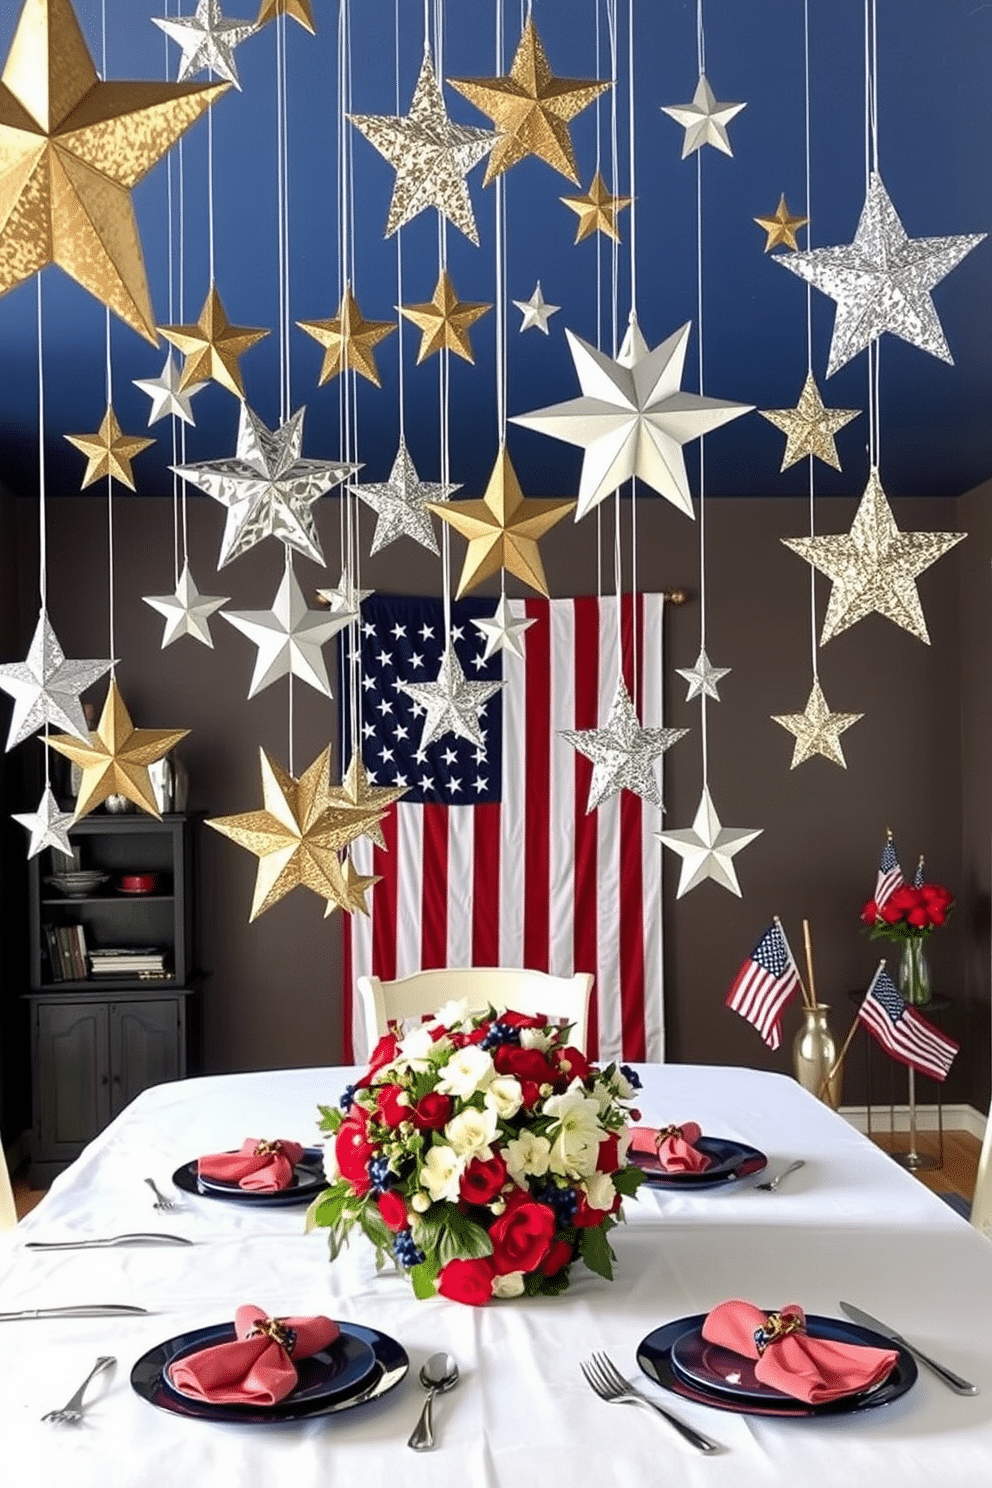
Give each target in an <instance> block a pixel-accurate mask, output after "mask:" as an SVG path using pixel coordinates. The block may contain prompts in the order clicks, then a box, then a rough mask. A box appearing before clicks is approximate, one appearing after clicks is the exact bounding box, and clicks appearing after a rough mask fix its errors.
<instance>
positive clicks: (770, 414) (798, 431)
mask: <svg viewBox="0 0 992 1488" xmlns="http://www.w3.org/2000/svg"><path fill="white" fill-rule="evenodd" d="M758 412H759V413H760V414H761V417H762V418H765V419H767V420H768V422H769V423H770V424H774V425H775V427H776V429H781V431H782V433H783V434H784V435H785V454H784V455H783V456H782V469H783V470H788V468H789V466H790V465H795V464H796V462H797V460H803V459H805V458H806V456H807V455H815V456H816V457H817V459H818V460H822V461H823V463H824V464H825V465H832V466H833V468H834V469H835V470H839V469H840V458H839V456H838V454H837V444H836V441H835V439H834V435H835V434H837V433H838V432H839V431H840V430H841V429H843V428H844V426H845V425H846V424H849V423H850V422H851V420H852V419H856V418H857V417H858V414H859V413H860V412H861V410H860V408H824V406H823V399H822V397H821V396H820V389H819V388H818V387H817V385H816V378H815V377H814V376H813V374H812V372H808V373H807V374H806V381H805V383H804V384H803V390H802V392H801V393H800V395H799V402H798V403H797V404H796V406H795V408H759V409H758Z"/></svg>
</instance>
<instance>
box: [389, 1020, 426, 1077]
mask: <svg viewBox="0 0 992 1488" xmlns="http://www.w3.org/2000/svg"><path fill="white" fill-rule="evenodd" d="M434 1048H435V1044H434V1040H433V1039H432V1038H431V1035H430V1029H429V1028H428V1027H427V1025H426V1023H418V1024H417V1026H416V1027H415V1028H411V1030H410V1032H409V1033H408V1034H406V1035H405V1036H404V1037H403V1038H402V1039H401V1040H400V1043H399V1047H398V1048H397V1051H396V1058H395V1060H394V1061H393V1063H394V1064H395V1065H397V1066H399V1068H401V1069H403V1068H406V1069H413V1070H426V1069H428V1068H429V1067H430V1066H429V1063H428V1058H427V1056H428V1055H429V1054H430V1053H431V1051H432V1050H433V1049H434Z"/></svg>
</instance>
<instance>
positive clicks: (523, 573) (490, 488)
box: [427, 445, 575, 599]
mask: <svg viewBox="0 0 992 1488" xmlns="http://www.w3.org/2000/svg"><path fill="white" fill-rule="evenodd" d="M574 508H575V502H574V501H533V500H531V498H530V497H525V496H524V493H523V492H522V491H521V489H520V482H519V481H518V480H517V473H516V471H515V470H514V468H513V465H512V463H511V461H510V456H509V455H508V454H507V451H506V445H503V446H502V447H501V449H500V452H499V454H498V456H497V457H496V464H495V465H494V466H493V470H492V474H491V475H490V477H489V484H488V485H487V486H486V494H485V495H484V496H483V498H482V500H481V501H455V502H451V503H447V502H446V503H444V504H443V505H437V506H435V505H433V504H430V503H428V508H427V509H428V511H432V512H433V513H434V515H435V516H436V517H440V518H441V520H442V522H447V523H448V525H449V527H453V528H454V529H455V531H456V532H460V533H461V535H462V537H464V538H467V539H468V551H467V552H466V554H465V561H464V563H463V564H462V572H461V578H460V579H459V581H458V593H457V594H456V596H455V598H456V599H461V597H462V595H463V594H467V593H468V591H469V590H470V589H474V588H475V587H476V585H477V584H481V583H482V582H483V580H484V579H488V578H489V577H490V575H491V574H494V573H499V571H500V569H503V568H505V569H506V570H507V571H508V572H509V573H512V574H516V576H517V578H518V579H523V581H524V583H525V584H528V585H529V586H530V587H531V589H536V590H537V591H538V593H540V594H544V595H547V593H548V581H547V578H546V577H545V573H544V564H543V563H542V561H541V553H540V550H539V548H538V546H537V544H538V539H539V538H541V537H543V536H544V534H545V533H546V532H548V531H549V530H550V529H551V528H552V527H554V526H555V525H556V524H557V523H558V522H560V521H561V520H562V518H563V517H567V516H568V513H569V512H570V511H573V510H574Z"/></svg>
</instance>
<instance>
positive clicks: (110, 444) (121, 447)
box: [63, 405, 155, 491]
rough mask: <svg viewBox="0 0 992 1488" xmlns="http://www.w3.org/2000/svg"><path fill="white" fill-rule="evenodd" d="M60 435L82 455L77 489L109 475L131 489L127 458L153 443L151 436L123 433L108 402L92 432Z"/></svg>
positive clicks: (133, 487) (139, 452) (138, 453)
mask: <svg viewBox="0 0 992 1488" xmlns="http://www.w3.org/2000/svg"><path fill="white" fill-rule="evenodd" d="M63 438H64V439H68V441H69V443H70V444H73V445H75V447H76V449H78V450H81V451H82V453H83V454H84V455H85V456H86V473H85V475H84V476H83V479H82V482H81V486H80V489H81V490H85V488H86V487H87V486H92V484H93V482H94V481H98V480H101V479H102V478H103V476H105V475H109V476H112V477H113V478H114V480H118V481H120V483H121V485H122V486H128V487H129V488H130V490H132V491H133V490H134V489H135V486H134V475H133V473H132V470H131V461H132V460H133V459H134V457H135V455H140V454H141V451H142V450H146V449H147V448H148V446H149V445H150V444H154V443H155V441H154V439H142V438H141V437H140V435H137V434H123V433H122V432H121V426H120V424H119V423H118V422H117V415H116V414H115V413H114V410H113V408H112V407H110V406H109V405H108V407H107V411H106V413H105V414H104V416H103V423H102V424H101V425H100V427H99V429H98V430H97V431H96V433H95V434H65V435H63Z"/></svg>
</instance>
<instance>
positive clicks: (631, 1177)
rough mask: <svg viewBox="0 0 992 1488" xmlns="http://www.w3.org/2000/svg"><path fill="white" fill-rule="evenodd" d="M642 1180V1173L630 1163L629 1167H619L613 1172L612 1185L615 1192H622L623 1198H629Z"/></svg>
mask: <svg viewBox="0 0 992 1488" xmlns="http://www.w3.org/2000/svg"><path fill="white" fill-rule="evenodd" d="M643 1182H644V1174H643V1173H642V1172H641V1170H640V1168H637V1167H634V1166H633V1165H631V1166H630V1167H629V1168H621V1169H620V1171H619V1172H617V1173H614V1174H613V1187H614V1188H615V1189H616V1191H617V1193H620V1194H623V1195H624V1197H625V1198H628V1199H629V1198H631V1197H632V1196H633V1195H634V1194H635V1193H636V1192H637V1190H638V1189H639V1188H640V1186H641V1184H642V1183H643Z"/></svg>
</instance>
